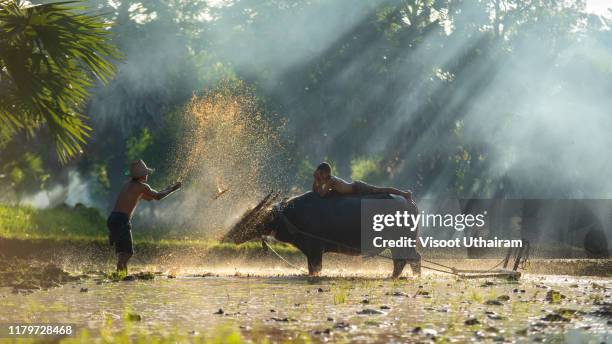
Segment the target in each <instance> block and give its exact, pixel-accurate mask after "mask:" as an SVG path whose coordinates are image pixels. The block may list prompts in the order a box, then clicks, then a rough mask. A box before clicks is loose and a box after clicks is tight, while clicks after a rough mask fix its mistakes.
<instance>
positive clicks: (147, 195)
mask: <svg viewBox="0 0 612 344" xmlns="http://www.w3.org/2000/svg"><path fill="white" fill-rule="evenodd" d="M181 186H182V184H181V182H176V183H174V184H173V185H170V186H168V187H166V188H165V189H163V190H161V191H156V190H155V189H153V188H151V187H150V186H149V184H143V187H144V188H143V191H142V199H144V200H145V201H152V200H156V201H159V200H162V199H164V198H166V197H167V196H168V195H170V194H171V193H173V192H174V191H176V190H178V189H180V188H181Z"/></svg>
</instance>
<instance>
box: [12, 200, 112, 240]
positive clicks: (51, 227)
mask: <svg viewBox="0 0 612 344" xmlns="http://www.w3.org/2000/svg"><path fill="white" fill-rule="evenodd" d="M0 236H2V237H5V238H20V239H24V238H27V239H33V238H57V237H89V238H101V237H105V236H106V223H105V220H104V218H103V217H102V215H101V214H100V212H99V211H98V210H97V209H95V208H88V207H85V206H82V205H79V206H76V207H69V206H66V205H62V206H59V207H56V208H48V209H35V208H32V207H26V206H7V205H0Z"/></svg>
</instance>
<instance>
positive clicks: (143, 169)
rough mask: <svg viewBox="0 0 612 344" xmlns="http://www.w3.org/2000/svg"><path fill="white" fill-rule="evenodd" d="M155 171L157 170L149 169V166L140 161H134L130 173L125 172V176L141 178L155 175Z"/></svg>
mask: <svg viewBox="0 0 612 344" xmlns="http://www.w3.org/2000/svg"><path fill="white" fill-rule="evenodd" d="M153 171H155V170H154V169H152V168H148V167H147V164H145V162H144V161H142V159H140V160H137V161H133V162H132V163H131V164H130V170H129V171H128V172H125V175H126V176H130V177H132V178H140V177H144V176H147V175H149V174H151V173H153Z"/></svg>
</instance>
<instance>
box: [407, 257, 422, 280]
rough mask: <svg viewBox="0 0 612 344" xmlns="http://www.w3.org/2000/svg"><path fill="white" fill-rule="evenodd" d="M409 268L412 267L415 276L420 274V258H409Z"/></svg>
mask: <svg viewBox="0 0 612 344" xmlns="http://www.w3.org/2000/svg"><path fill="white" fill-rule="evenodd" d="M409 263H410V269H412V274H413V275H415V276H421V260H420V259H419V260H411V261H410V262H409Z"/></svg>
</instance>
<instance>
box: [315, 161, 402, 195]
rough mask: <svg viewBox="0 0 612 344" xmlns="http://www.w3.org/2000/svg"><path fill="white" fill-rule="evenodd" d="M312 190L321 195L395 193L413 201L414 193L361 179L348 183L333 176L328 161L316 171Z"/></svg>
mask: <svg viewBox="0 0 612 344" xmlns="http://www.w3.org/2000/svg"><path fill="white" fill-rule="evenodd" d="M312 191H314V192H317V193H319V195H321V196H323V197H325V196H326V195H327V194H328V193H329V192H331V191H335V192H337V193H339V194H361V195H367V194H393V195H400V196H402V197H404V198H406V200H408V201H411V202H413V201H412V193H411V192H410V191H402V190H398V189H395V188H387V187H378V186H373V185H369V184H366V183H364V182H361V181H355V182H352V183H348V182H346V181H344V180H342V179H341V178H338V177H336V176H333V175H332V174H331V166H330V165H329V164H328V163H326V162H322V163H321V164H319V166H317V169H316V170H315V172H314V182H313V183H312Z"/></svg>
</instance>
